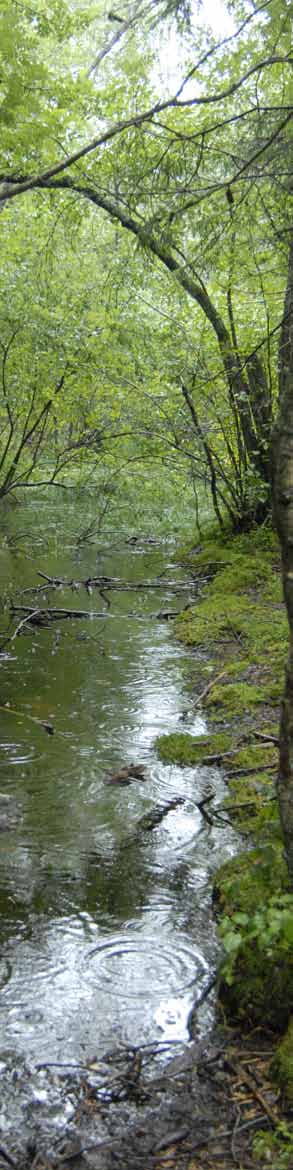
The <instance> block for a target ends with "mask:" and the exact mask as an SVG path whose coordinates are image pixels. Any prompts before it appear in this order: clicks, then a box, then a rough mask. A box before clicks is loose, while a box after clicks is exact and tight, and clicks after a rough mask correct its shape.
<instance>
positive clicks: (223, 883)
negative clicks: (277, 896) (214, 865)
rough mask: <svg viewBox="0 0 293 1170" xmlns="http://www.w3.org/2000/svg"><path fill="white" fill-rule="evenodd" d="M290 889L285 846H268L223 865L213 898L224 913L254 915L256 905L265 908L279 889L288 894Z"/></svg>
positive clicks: (218, 873) (250, 851) (241, 855)
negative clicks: (265, 902)
mask: <svg viewBox="0 0 293 1170" xmlns="http://www.w3.org/2000/svg"><path fill="white" fill-rule="evenodd" d="M287 886H288V873H287V867H286V865H285V861H284V858H283V850H282V845H281V843H280V845H279V846H275V845H274V846H272V845H270V844H266V845H264V846H263V847H260V846H257V847H256V848H255V849H250V850H249V851H247V852H246V853H240V854H238V857H233V858H232V859H231V860H230V861H226V862H225V863H224V865H222V866H220V868H219V869H218V871H217V875H216V882H215V886H214V896H215V899H216V901H217V903H218V905H219V906H220V908H221V911H223V912H224V913H227V914H234V913H237V912H238V911H240V912H242V911H243V912H244V913H246V914H252V913H253V911H254V910H255V907H256V906H257V905H262V904H263V902H264V901H265V900H266V899H267V898H268V897H269V896H270V895H271V894H274V893H275V892H276V891H277V890H280V891H282V892H284V891H286V890H287Z"/></svg>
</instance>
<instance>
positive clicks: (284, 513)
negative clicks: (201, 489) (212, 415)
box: [272, 233, 293, 885]
mask: <svg viewBox="0 0 293 1170" xmlns="http://www.w3.org/2000/svg"><path fill="white" fill-rule="evenodd" d="M279 361H280V367H279V369H280V406H279V416H278V419H277V423H276V426H275V430H274V436H273V452H272V456H273V458H272V462H273V501H274V514H275V521H276V526H277V530H278V535H279V540H280V544H281V554H282V568H283V584H284V597H285V603H286V609H287V616H288V622H289V634H290V647H289V658H288V664H287V670H286V680H285V691H284V696H283V703H282V712H281V724H280V765H279V777H278V795H279V805H280V815H281V823H282V829H283V836H284V842H285V852H286V858H287V863H288V869H289V875H290V882H291V884H292V885H293V233H292V240H291V247H290V252H289V264H288V281H287V289H286V295H285V304H284V316H283V325H282V331H281V340H280V358H279Z"/></svg>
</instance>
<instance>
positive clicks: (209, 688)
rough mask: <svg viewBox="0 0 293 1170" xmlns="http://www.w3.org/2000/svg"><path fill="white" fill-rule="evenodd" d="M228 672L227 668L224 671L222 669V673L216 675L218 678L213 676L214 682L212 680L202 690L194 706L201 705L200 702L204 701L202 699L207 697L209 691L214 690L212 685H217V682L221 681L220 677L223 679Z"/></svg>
mask: <svg viewBox="0 0 293 1170" xmlns="http://www.w3.org/2000/svg"><path fill="white" fill-rule="evenodd" d="M226 674H227V671H226V670H222V671H221V674H217V675H216V678H213V679H212V682H210V683H209V684H208V686H207V687H205V689H204V691H202V692H201V694H200V695H198V697H197V699H195V702H194V703H193V704H192V706H193V707H198V706H199V703H201V702H202V700H203V699H205V698H206V696H207V695H208V694H209V692H210V691H211V690H212V687H214V686H215V685H216V683H217V682H220V679H221V678H224V677H225V675H226Z"/></svg>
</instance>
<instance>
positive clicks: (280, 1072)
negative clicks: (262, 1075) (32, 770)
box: [271, 1016, 293, 1109]
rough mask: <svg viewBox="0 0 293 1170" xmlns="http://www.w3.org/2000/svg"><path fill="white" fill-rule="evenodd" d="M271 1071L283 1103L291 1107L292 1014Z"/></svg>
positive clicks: (292, 1102) (292, 1067) (292, 1088)
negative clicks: (280, 1092)
mask: <svg viewBox="0 0 293 1170" xmlns="http://www.w3.org/2000/svg"><path fill="white" fill-rule="evenodd" d="M271 1073H272V1076H273V1078H274V1080H275V1081H277V1084H278V1085H279V1086H280V1089H281V1091H282V1095H283V1099H284V1104H285V1105H286V1106H288V1107H289V1108H290V1109H293V1016H291V1019H290V1021H289V1026H288V1028H287V1032H286V1034H285V1036H283V1039H282V1040H281V1042H280V1044H278V1047H277V1049H276V1052H275V1055H274V1058H273V1061H272V1065H271Z"/></svg>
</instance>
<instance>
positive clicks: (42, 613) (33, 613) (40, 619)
mask: <svg viewBox="0 0 293 1170" xmlns="http://www.w3.org/2000/svg"><path fill="white" fill-rule="evenodd" d="M10 611H11V613H23V614H25V615H26V622H28V623H29V624H30V625H32V626H47V625H48V624H50V622H54V621H61V620H63V619H64V618H92V617H100V618H104V617H105V611H104V610H103V612H102V613H101V612H99V611H97V610H88V609H64V608H61V607H59V608H58V607H57V606H56V607H55V606H54V607H49V608H47V609H35V607H33V606H29V605H14V604H13V603H12V605H11V606H10ZM21 625H23V623H20V626H21ZM19 629H20V627H19Z"/></svg>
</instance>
